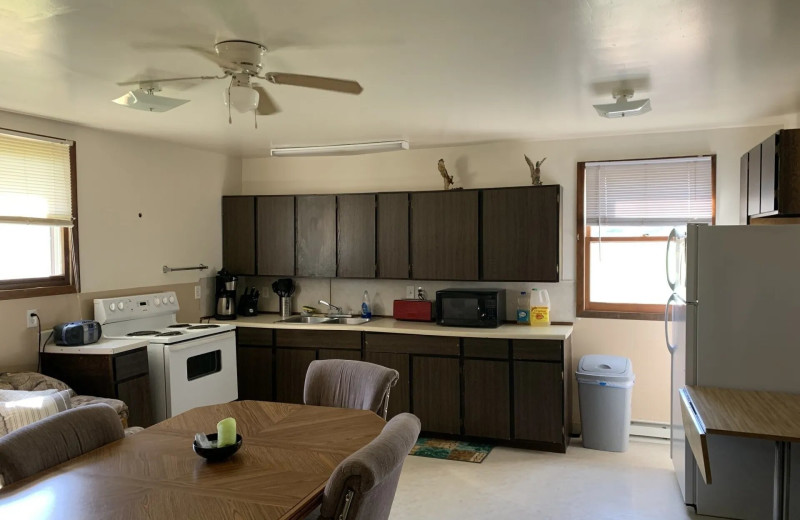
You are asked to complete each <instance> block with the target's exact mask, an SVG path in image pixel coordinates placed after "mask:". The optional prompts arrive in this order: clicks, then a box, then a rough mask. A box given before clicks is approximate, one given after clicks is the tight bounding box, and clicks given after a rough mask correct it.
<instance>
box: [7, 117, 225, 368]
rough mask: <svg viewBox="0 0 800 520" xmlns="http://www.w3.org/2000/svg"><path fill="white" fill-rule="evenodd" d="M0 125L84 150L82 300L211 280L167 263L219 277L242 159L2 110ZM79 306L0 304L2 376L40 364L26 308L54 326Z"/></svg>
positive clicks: (80, 161) (65, 300)
mask: <svg viewBox="0 0 800 520" xmlns="http://www.w3.org/2000/svg"><path fill="white" fill-rule="evenodd" d="M152 115H153V117H154V118H158V117H160V115H159V114H152ZM0 127H1V128H10V129H14V130H19V131H24V132H31V133H37V134H43V135H49V136H53V137H60V138H64V139H72V140H74V141H76V143H77V174H78V220H79V236H80V238H79V240H80V244H79V246H80V267H81V291H82V293H83V295H85V294H91V293H94V292H101V291H116V290H120V289H123V290H124V289H136V288H142V287H154V286H167V285H174V284H188V283H197V282H198V279H199V278H200V276H204V277H207V276H209V271H206V272H204V273H203V274H202V275H201V274H200V273H199V272H198V271H188V272H180V273H170V274H164V273H162V269H161V266H162V265H164V264H167V265H170V266H184V265H198V264H200V263H204V264H206V265H208V266H210V267H211V268H212V270H211V271H210V272H211V273H213V270H214V269H217V268H219V267H220V265H221V263H222V251H221V243H222V238H221V237H222V230H221V226H222V224H221V218H220V215H221V196H222V195H223V194H233V193H239V191H240V190H241V184H240V182H241V175H240V173H241V159H239V158H232V157H228V156H226V155H223V154H219V153H212V152H207V151H203V150H198V149H194V148H188V147H185V146H180V145H175V144H169V143H164V142H161V141H156V140H152V139H146V138H141V137H135V136H130V135H125V134H119V133H114V132H107V131H103V130H98V129H91V128H86V127H81V126H77V125H72V124H66V123H60V122H56V121H51V120H46V119H41V118H35V117H28V116H24V115H19V114H12V113H8V112H0ZM140 212H141V213H142V217H141V218H139V213H140ZM83 295H82V296H83ZM78 300H79V298H78V297H76V296H75V295H68V296H54V297H46V298H35V299H21V300H4V301H3V300H0V330H2V331H3V339H2V340H0V371H2V370H4V369H12V368H17V367H23V366H30V365H34V366H35V363H36V351H35V345H36V343H35V337H34V335H33V332H32V330H31V329H26V328H25V327H24V321H23V318H24V312H25V310H26V309H31V308H36V309H39V311H40V315H41V316H42V324H43V326H44V327H45V328H48V327H50V326H52V325H53V324H55V323H60V322H64V321H68V320H72V319H78V318H80V317H81V311H80V305H79V302H78ZM184 303H185V304H186V305H190V306H191V305H194V306H196V307H197V306H198V304H197V303H196V302H193V301H186V302H182V304H184ZM86 317H91V316H86Z"/></svg>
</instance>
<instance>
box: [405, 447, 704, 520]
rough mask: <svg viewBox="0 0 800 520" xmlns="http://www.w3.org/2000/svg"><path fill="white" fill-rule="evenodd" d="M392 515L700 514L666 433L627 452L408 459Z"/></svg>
mask: <svg viewBox="0 0 800 520" xmlns="http://www.w3.org/2000/svg"><path fill="white" fill-rule="evenodd" d="M390 518H391V520H412V519H414V520H419V519H429V518H430V519H437V520H447V519H453V520H468V519H536V520H546V519H576V520H579V519H584V518H585V519H591V520H606V519H608V520H612V519H613V520H627V519H636V520H685V519H692V520H701V519H706V518H710V517H705V516H699V515H695V514H693V513H692V512H691V511H690V510H687V508H686V507H685V506H684V504H683V500H682V499H681V494H680V490H679V489H678V483H677V481H676V480H675V475H674V473H673V471H672V463H671V461H670V459H669V444H668V443H667V442H665V441H652V440H632V441H631V443H630V448H629V449H628V451H627V452H625V453H609V452H604V451H596V450H587V449H584V448H583V447H582V446H581V443H580V440H573V441H572V443H571V445H570V447H569V449H568V450H567V453H566V454H555V453H544V452H538V451H527V450H517V449H511V448H495V449H494V450H493V451H492V453H491V454H489V456H488V457H487V458H486V460H484V461H483V463H482V464H473V463H468V462H455V461H449V460H437V459H427V458H423V457H414V456H410V457H408V458H407V459H406V462H405V465H404V466H403V472H402V474H401V477H400V484H399V485H398V488H397V496H396V497H395V501H394V506H393V507H392V514H391V517H390Z"/></svg>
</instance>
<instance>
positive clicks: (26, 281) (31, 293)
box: [0, 134, 80, 300]
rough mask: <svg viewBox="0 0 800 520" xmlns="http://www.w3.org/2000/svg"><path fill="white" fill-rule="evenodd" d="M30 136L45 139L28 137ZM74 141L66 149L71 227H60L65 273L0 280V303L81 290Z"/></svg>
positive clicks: (33, 135)
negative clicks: (67, 155) (70, 199)
mask: <svg viewBox="0 0 800 520" xmlns="http://www.w3.org/2000/svg"><path fill="white" fill-rule="evenodd" d="M30 135H31V136H32V137H34V138H35V137H48V138H51V139H52V138H53V137H52V136H44V135H40V134H30ZM76 148H77V145H76V144H75V142H73V143H72V145H71V146H70V149H69V169H70V183H71V190H72V228H63V229H62V230H61V233H62V244H63V253H62V254H63V257H62V258H63V262H64V274H63V275H60V276H48V277H43V278H23V279H15V280H0V300H14V299H18V298H34V297H37V296H53V295H57V294H75V293H78V292H79V291H80V276H79V273H80V268H79V264H78V259H79V254H78V172H77V160H76V157H77V155H76Z"/></svg>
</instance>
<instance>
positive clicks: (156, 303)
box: [153, 297, 161, 307]
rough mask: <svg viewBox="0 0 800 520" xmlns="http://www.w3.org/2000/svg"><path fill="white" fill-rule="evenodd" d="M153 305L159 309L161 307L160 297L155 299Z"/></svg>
mask: <svg viewBox="0 0 800 520" xmlns="http://www.w3.org/2000/svg"><path fill="white" fill-rule="evenodd" d="M153 303H154V304H155V306H156V307H158V306H159V305H161V300H159V299H158V297H156V298H154V299H153Z"/></svg>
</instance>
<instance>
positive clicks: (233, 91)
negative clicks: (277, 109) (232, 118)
mask: <svg viewBox="0 0 800 520" xmlns="http://www.w3.org/2000/svg"><path fill="white" fill-rule="evenodd" d="M223 99H224V101H225V106H227V105H228V102H230V104H231V106H232V107H233V108H235V109H236V110H238V111H239V112H241V113H243V114H244V113H245V112H252V111H253V110H255V109H256V108H258V92H256V91H255V90H253V89H252V88H250V87H242V86H236V85H232V86H230V87H228V89H227V90H226V91H225V94H224V96H223Z"/></svg>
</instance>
